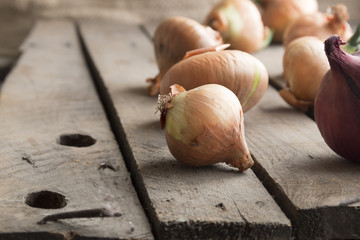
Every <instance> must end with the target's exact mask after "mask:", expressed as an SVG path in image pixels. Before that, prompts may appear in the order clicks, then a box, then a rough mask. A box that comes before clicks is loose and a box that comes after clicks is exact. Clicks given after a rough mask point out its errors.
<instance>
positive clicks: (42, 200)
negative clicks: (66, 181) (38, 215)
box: [25, 191, 66, 209]
mask: <svg viewBox="0 0 360 240" xmlns="http://www.w3.org/2000/svg"><path fill="white" fill-rule="evenodd" d="M25 203H26V204H27V205H29V206H30V207H34V208H44V209H58V208H63V207H65V206H66V200H65V196H64V195H62V194H60V193H56V192H51V191H40V192H33V193H29V194H28V195H27V197H26V200H25Z"/></svg>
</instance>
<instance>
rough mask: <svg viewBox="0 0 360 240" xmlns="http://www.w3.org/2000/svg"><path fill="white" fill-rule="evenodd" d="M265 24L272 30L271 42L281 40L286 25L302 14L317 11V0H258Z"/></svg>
mask: <svg viewBox="0 0 360 240" xmlns="http://www.w3.org/2000/svg"><path fill="white" fill-rule="evenodd" d="M257 2H258V3H259V5H260V7H261V9H262V13H261V15H262V20H263V22H264V24H265V26H268V27H270V28H271V29H272V30H274V36H273V42H281V41H282V37H283V34H284V31H285V29H286V27H287V25H288V24H289V23H290V22H291V21H293V20H295V19H296V18H297V17H299V16H301V15H303V14H310V13H314V12H317V11H318V3H317V0H258V1H257Z"/></svg>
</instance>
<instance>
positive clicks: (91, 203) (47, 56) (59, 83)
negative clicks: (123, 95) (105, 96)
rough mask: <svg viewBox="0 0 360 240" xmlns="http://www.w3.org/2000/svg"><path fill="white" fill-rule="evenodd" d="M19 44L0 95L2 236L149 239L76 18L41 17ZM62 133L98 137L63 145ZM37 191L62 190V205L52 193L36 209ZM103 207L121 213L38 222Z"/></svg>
mask: <svg viewBox="0 0 360 240" xmlns="http://www.w3.org/2000/svg"><path fill="white" fill-rule="evenodd" d="M54 30H56V31H54ZM22 50H23V54H22V56H21V58H20V60H19V62H18V63H17V65H16V67H15V68H14V69H13V71H12V72H11V73H10V75H9V76H8V78H7V79H6V81H5V83H4V85H3V87H2V89H1V97H0V136H1V137H0V158H1V160H0V165H1V167H0V182H1V184H0V212H1V217H0V239H75V238H81V239H83V238H84V239H87V238H89V239H103V238H108V239H109V238H111V239H124V238H126V239H128V238H133V239H139V238H141V239H144V238H146V239H152V238H153V237H152V234H151V229H150V225H149V223H148V221H147V218H146V216H145V213H144V211H143V209H142V207H141V205H140V203H139V200H138V198H137V195H136V192H135V190H134V188H133V186H132V184H131V179H130V174H129V173H128V171H127V169H126V166H125V164H124V162H123V159H122V156H121V154H120V150H119V148H118V145H117V143H116V141H115V138H114V135H113V133H112V132H111V130H110V127H109V123H108V121H107V119H106V115H105V112H104V110H103V108H102V105H101V102H100V101H99V98H98V96H97V93H96V91H95V88H94V85H93V82H92V80H91V78H90V75H89V72H88V69H87V68H86V65H85V61H84V59H83V56H82V53H81V50H80V46H79V42H78V39H77V35H76V31H75V26H74V24H72V23H71V22H69V21H41V22H39V23H38V24H37V25H36V27H35V28H34V30H33V31H32V33H31V35H30V37H29V38H28V39H27V41H26V43H25V44H24V45H23V46H22ZM62 134H84V135H89V136H91V137H92V138H94V139H95V140H96V143H95V144H94V145H91V146H88V147H72V146H64V145H60V144H59V140H60V139H59V137H60V135H62ZM111 166H112V167H111ZM39 191H51V192H54V193H59V194H62V195H63V196H65V201H66V206H65V207H63V208H61V206H63V205H65V201H64V199H59V198H57V197H56V196H52V195H46V196H44V200H43V201H41V199H39V200H37V201H35V200H36V199H35V200H34V199H33V200H34V201H35V202H34V203H31V201H30V204H31V205H32V204H35V205H36V204H37V205H38V206H39V207H40V208H34V207H30V206H29V205H27V204H26V203H25V202H28V201H27V200H29V199H28V198H27V196H28V194H31V193H35V192H39ZM30 200H31V199H30ZM28 203H29V202H28ZM44 207H45V208H51V207H59V208H58V209H44ZM104 207H105V208H108V209H110V210H112V211H115V212H119V213H121V214H122V216H121V217H109V218H79V219H69V220H61V221H58V222H48V223H47V224H44V225H39V224H37V222H38V221H40V220H41V219H42V218H43V217H45V216H48V215H51V214H54V213H60V212H69V211H77V210H85V209H96V208H104Z"/></svg>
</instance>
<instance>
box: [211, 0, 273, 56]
mask: <svg viewBox="0 0 360 240" xmlns="http://www.w3.org/2000/svg"><path fill="white" fill-rule="evenodd" d="M205 24H206V25H209V26H211V27H212V28H213V29H215V30H217V31H219V32H220V34H221V36H222V38H223V40H224V42H225V43H230V45H231V47H232V48H233V49H237V50H241V51H245V52H248V53H252V52H255V51H257V50H259V49H261V48H263V47H265V46H267V45H268V44H269V43H270V41H271V38H272V32H271V31H270V29H269V28H267V27H264V24H263V22H262V20H261V15H260V12H259V10H258V8H257V7H256V5H255V4H254V3H253V2H252V1H251V0H221V1H220V2H219V3H218V4H216V5H215V6H214V7H213V9H212V10H211V11H210V12H209V14H208V15H207V17H206V19H205Z"/></svg>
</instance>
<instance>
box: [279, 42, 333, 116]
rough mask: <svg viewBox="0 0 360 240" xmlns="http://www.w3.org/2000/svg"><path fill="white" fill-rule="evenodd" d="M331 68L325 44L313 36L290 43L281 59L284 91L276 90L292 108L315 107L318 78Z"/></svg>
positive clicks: (304, 109)
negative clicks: (284, 83) (285, 86)
mask: <svg viewBox="0 0 360 240" xmlns="http://www.w3.org/2000/svg"><path fill="white" fill-rule="evenodd" d="M329 68H330V65H329V62H328V60H327V57H326V54H325V52H324V43H323V42H322V41H321V40H320V39H318V38H316V37H311V36H307V37H301V38H298V39H295V40H294V41H292V42H291V43H290V44H289V45H288V46H287V47H286V48H285V52H284V56H283V69H284V78H285V80H286V84H287V86H288V87H287V88H284V89H282V90H280V91H279V93H280V95H281V96H282V97H283V99H284V100H285V101H286V102H287V103H288V104H290V105H291V106H293V107H295V108H298V109H300V110H302V111H304V112H307V111H309V109H312V107H313V106H314V101H315V96H316V92H317V90H318V88H319V85H320V82H321V79H322V78H323V76H324V75H325V73H326V72H327V71H328V70H329Z"/></svg>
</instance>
